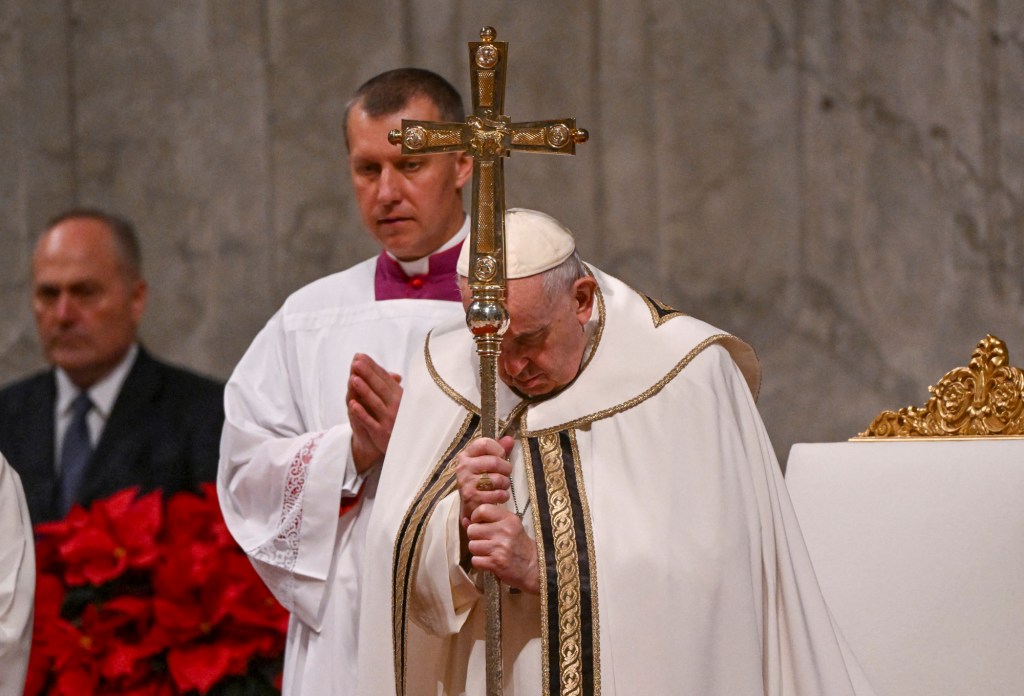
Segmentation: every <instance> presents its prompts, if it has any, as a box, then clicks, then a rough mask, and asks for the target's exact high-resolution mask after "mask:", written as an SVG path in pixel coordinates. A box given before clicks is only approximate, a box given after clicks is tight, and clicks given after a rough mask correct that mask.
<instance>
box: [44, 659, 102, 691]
mask: <svg viewBox="0 0 1024 696" xmlns="http://www.w3.org/2000/svg"><path fill="white" fill-rule="evenodd" d="M98 683H99V674H98V673H97V671H96V670H94V669H90V668H89V667H88V666H82V665H74V666H72V667H70V668H68V669H65V670H62V671H60V672H58V673H57V678H56V680H55V682H54V685H53V688H52V689H50V694H49V696H82V694H91V693H95V691H96V685H97V684H98Z"/></svg>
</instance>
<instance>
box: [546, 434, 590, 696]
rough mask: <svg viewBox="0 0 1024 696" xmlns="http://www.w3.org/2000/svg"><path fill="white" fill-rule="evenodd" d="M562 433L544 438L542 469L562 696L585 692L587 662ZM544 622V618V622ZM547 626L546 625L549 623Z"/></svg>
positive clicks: (574, 536) (574, 533)
mask: <svg viewBox="0 0 1024 696" xmlns="http://www.w3.org/2000/svg"><path fill="white" fill-rule="evenodd" d="M558 439H559V436H558V433H551V434H547V435H542V436H541V437H540V438H538V442H539V445H540V457H541V466H543V469H544V480H545V481H546V483H547V485H546V486H545V488H546V490H547V499H548V508H549V510H550V514H551V534H552V536H553V537H554V547H555V567H556V568H557V570H556V576H557V578H558V586H557V587H556V588H555V589H556V591H557V596H558V645H559V654H558V661H559V665H558V673H559V675H560V683H561V685H562V691H561V694H560V696H575V695H576V694H579V693H581V691H582V683H583V675H582V670H583V662H582V657H581V655H580V652H581V649H580V575H579V556H578V555H577V553H576V525H575V524H574V523H573V515H572V501H571V495H570V493H569V486H568V483H567V482H566V480H565V473H564V472H563V471H562V447H561V444H560V443H559V442H558ZM542 620H543V619H542ZM545 624H546V622H545Z"/></svg>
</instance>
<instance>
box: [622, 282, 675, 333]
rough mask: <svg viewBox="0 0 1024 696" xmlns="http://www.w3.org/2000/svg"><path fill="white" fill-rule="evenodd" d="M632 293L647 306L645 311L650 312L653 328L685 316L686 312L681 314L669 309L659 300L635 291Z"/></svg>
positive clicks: (673, 308)
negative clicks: (640, 298)
mask: <svg viewBox="0 0 1024 696" xmlns="http://www.w3.org/2000/svg"><path fill="white" fill-rule="evenodd" d="M633 292H636V294H637V295H639V296H640V297H642V298H643V300H644V302H645V303H646V304H647V309H649V310H650V312H651V321H653V322H654V328H658V327H659V326H661V325H662V324H664V323H665V322H666V321H668V320H669V319H675V318H676V317H685V316H686V312H682V311H680V310H678V309H676V308H675V307H669V306H668V305H667V304H665V303H664V302H662V301H661V300H656V299H654V298H653V297H650V296H648V295H645V294H643V293H642V292H638V291H636V290H633ZM658 310H661V311H658Z"/></svg>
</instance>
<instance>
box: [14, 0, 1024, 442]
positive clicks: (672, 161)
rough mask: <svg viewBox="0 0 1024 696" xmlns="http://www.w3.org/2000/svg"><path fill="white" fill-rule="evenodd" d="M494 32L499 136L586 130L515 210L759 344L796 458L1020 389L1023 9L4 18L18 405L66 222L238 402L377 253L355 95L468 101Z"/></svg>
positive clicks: (114, 1)
mask: <svg viewBox="0 0 1024 696" xmlns="http://www.w3.org/2000/svg"><path fill="white" fill-rule="evenodd" d="M484 24H491V25H493V26H495V27H497V29H498V34H499V39H500V40H505V41H508V42H510V44H511V51H512V54H511V62H510V71H509V86H508V92H507V101H506V104H507V111H508V112H509V114H510V115H511V116H513V118H515V119H517V120H527V119H533V118H547V117H555V116H565V115H571V116H575V117H577V119H578V121H579V123H580V125H582V126H584V127H586V128H588V129H589V130H590V131H591V134H592V138H591V141H590V142H589V143H588V144H586V145H585V146H583V147H582V148H581V149H580V152H579V154H578V155H577V156H576V157H575V158H556V157H535V156H526V155H523V156H514V157H513V158H512V159H511V160H510V161H509V162H508V165H507V169H506V171H507V178H508V181H509V187H508V193H507V199H508V201H509V203H510V204H512V205H524V206H530V207H538V208H541V209H544V210H546V211H549V212H551V213H553V214H554V215H556V216H557V217H559V218H561V219H562V220H563V221H565V222H566V223H567V224H568V225H569V226H570V227H572V228H573V229H574V230H575V231H576V233H577V235H578V237H579V241H580V247H581V249H582V250H583V252H584V256H585V257H586V258H588V259H589V260H591V261H593V262H594V263H596V264H597V265H599V266H601V267H602V268H604V269H606V270H609V271H611V272H613V273H615V274H617V275H619V276H621V277H622V278H624V279H625V280H627V281H628V282H630V283H632V284H633V285H634V286H636V287H638V288H641V289H643V290H645V291H647V292H649V293H650V294H653V295H655V296H657V297H659V298H661V299H662V300H664V301H666V302H668V303H669V304H672V305H674V306H677V307H679V308H681V309H684V310H686V311H688V312H689V313H691V314H694V315H696V316H699V317H701V318H704V319H706V320H708V321H710V322H712V323H714V324H716V325H718V326H720V327H722V328H724V329H727V330H729V331H732V332H734V333H736V334H737V335H739V336H741V337H744V338H746V339H747V340H749V341H750V342H751V343H753V344H754V345H755V347H756V348H757V349H758V352H759V354H760V356H761V359H762V363H763V369H764V384H763V391H762V398H761V402H760V405H761V409H762V412H763V414H764V417H765V421H766V423H767V425H768V428H769V431H770V433H771V435H772V438H773V440H774V442H775V445H776V450H777V452H778V453H779V455H780V459H785V457H786V453H787V452H788V449H789V446H790V445H791V444H792V443H794V442H798V441H830V440H839V439H845V438H847V437H849V436H851V435H853V434H855V433H856V432H857V431H858V430H860V429H863V428H864V427H865V426H866V425H867V424H868V423H869V422H870V421H871V419H872V418H873V416H874V415H875V414H876V413H877V412H879V411H880V410H882V409H884V408H897V407H900V406H904V405H907V404H916V405H920V404H923V403H924V401H925V400H926V399H927V391H926V389H927V386H928V385H929V384H932V383H934V382H935V381H936V380H937V379H938V378H939V377H940V376H941V375H942V374H943V373H944V372H945V371H946V370H947V369H949V368H951V367H954V366H957V365H963V364H966V361H967V359H968V357H969V355H970V353H971V350H972V349H973V347H974V345H975V344H976V343H977V341H978V340H979V339H980V338H982V337H983V336H984V335H985V334H986V333H993V334H995V335H997V336H999V337H1001V338H1003V339H1004V340H1006V341H1007V343H1008V344H1009V347H1010V355H1011V359H1013V362H1015V363H1017V364H1024V304H1022V300H1024V271H1022V265H1024V200H1022V198H1024V5H1022V4H1021V3H1017V2H1013V3H1011V2H1006V1H1005V0H1004V1H1003V2H1000V1H999V0H959V1H956V2H955V1H953V0H859V1H857V0H759V1H756V2H745V3H722V2H718V1H717V0H692V1H690V2H685V3H680V2H676V1H675V0H635V1H634V2H630V3H623V2H618V1H617V0H584V1H581V2H575V3H568V2H552V0H519V1H518V2H514V3H513V2H504V3H503V2H497V1H496V0H476V1H473V2H470V1H468V0H449V1H448V2H445V3H435V2H428V1H427V0H379V1H377V2H353V1H339V0H172V1H170V2H168V1H167V0H4V1H3V2H0V162H3V166H2V167H0V203H2V207H3V213H4V214H3V216H2V218H0V270H2V273H0V312H2V315H0V316H2V317H3V319H2V322H3V324H2V325H3V330H2V331H0V382H6V381H8V380H11V379H14V378H15V377H18V376H21V375H23V374H26V373H27V372H29V371H31V370H33V369H35V368H38V367H40V366H41V359H40V356H39V352H38V348H37V346H36V343H35V334H34V327H33V323H32V318H31V315H30V312H29V307H28V291H29V274H28V266H29V259H30V255H31V250H32V246H33V242H34V238H35V235H36V234H37V233H38V230H39V229H40V227H41V225H42V224H43V222H44V221H45V220H46V218H48V217H49V216H50V215H52V214H53V213H55V212H56V211H58V210H60V209H62V208H65V207H68V206H71V205H97V206H103V207H108V208H111V209H113V210H116V211H120V212H121V213H123V214H124V215H126V216H128V217H130V218H131V219H133V220H134V221H136V223H137V225H138V227H139V228H140V232H141V235H142V237H143V248H144V254H145V257H146V267H147V268H146V272H147V275H148V278H149V280H150V283H151V288H152V291H151V304H150V306H149V309H148V311H147V316H146V318H145V323H144V326H143V336H144V340H145V341H146V343H147V344H148V345H149V346H150V347H151V348H153V349H154V350H155V351H156V352H158V353H160V354H162V355H164V356H166V357H168V358H170V359H172V360H175V361H177V362H180V363H184V364H186V365H190V366H192V367H194V368H196V369H198V370H201V371H204V372H207V373H210V374H213V375H216V376H219V377H222V378H224V377H227V375H228V374H229V373H230V370H231V368H232V366H233V365H234V363H235V362H236V361H237V360H238V358H239V357H240V356H241V354H242V352H243V351H244V350H245V348H246V346H247V345H248V343H249V341H250V340H251V338H252V337H253V335H254V334H255V332H256V331H258V330H259V328H260V327H261V326H262V324H263V323H264V322H265V321H266V319H267V318H268V317H269V316H270V314H271V313H272V312H273V311H274V310H275V309H276V308H277V306H278V305H279V304H280V302H281V301H282V300H283V299H284V297H286V296H287V294H288V293H289V292H291V291H292V290H294V289H295V288H297V287H299V286H301V285H302V284H304V283H306V282H307V281H309V280H311V279H313V278H316V277H318V276H321V275H323V274H326V273H329V272H331V271H334V270H337V269H341V268H344V267H346V266H348V265H350V264H351V263H353V262H355V261H357V260H360V259H362V258H365V257H366V256H368V255H370V254H371V253H373V251H374V245H373V244H372V243H371V241H370V240H369V239H368V238H367V236H366V235H365V233H363V232H362V231H361V228H360V225H359V222H358V213H357V210H356V207H355V202H354V200H353V196H352V193H351V189H350V187H349V184H348V181H347V174H346V165H345V151H344V145H343V143H342V138H341V133H340V120H341V114H342V109H343V106H344V103H345V100H346V98H347V96H348V94H349V93H350V92H351V90H352V89H354V88H355V87H356V86H357V85H358V84H359V83H361V82H362V81H363V80H364V79H366V78H367V77H369V76H371V75H373V74H375V73H377V72H379V71H381V70H384V69H387V68H391V67H396V66H399V65H403V64H415V65H420V66H424V67H428V68H431V69H434V70H436V71H438V72H440V73H442V74H444V75H446V76H447V77H448V78H449V79H451V80H452V81H453V83H455V84H456V85H457V86H459V87H460V88H463V89H467V88H468V70H467V58H466V54H467V52H466V49H465V43H466V42H467V41H470V40H475V38H476V36H477V33H478V31H479V28H480V27H481V26H482V25H484ZM339 369H342V366H339Z"/></svg>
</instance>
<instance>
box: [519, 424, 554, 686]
mask: <svg viewBox="0 0 1024 696" xmlns="http://www.w3.org/2000/svg"><path fill="white" fill-rule="evenodd" d="M520 428H521V424H520ZM519 449H520V451H521V452H522V453H523V466H524V467H525V469H526V483H527V487H528V488H529V489H530V491H529V494H530V500H531V506H530V507H532V508H533V512H532V517H533V539H534V546H536V548H537V572H538V575H539V576H540V585H539V588H540V589H539V592H540V617H538V618H539V620H540V628H541V630H540V650H541V653H540V654H541V661H540V662H541V683H542V684H543V685H544V689H543V692H542V693H543V696H550V689H548V684H550V683H551V667H550V665H549V664H548V654H549V653H550V650H551V646H550V643H549V642H548V631H547V616H548V574H547V567H548V562H547V555H546V554H545V552H544V531H543V530H542V529H541V525H540V506H539V505H537V481H536V479H535V478H534V475H533V455H532V454H531V452H530V443H529V441H528V440H527V439H526V438H525V437H520V438H519Z"/></svg>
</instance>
